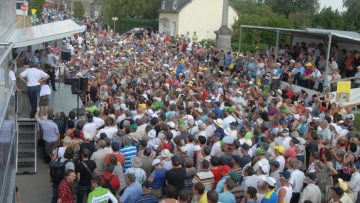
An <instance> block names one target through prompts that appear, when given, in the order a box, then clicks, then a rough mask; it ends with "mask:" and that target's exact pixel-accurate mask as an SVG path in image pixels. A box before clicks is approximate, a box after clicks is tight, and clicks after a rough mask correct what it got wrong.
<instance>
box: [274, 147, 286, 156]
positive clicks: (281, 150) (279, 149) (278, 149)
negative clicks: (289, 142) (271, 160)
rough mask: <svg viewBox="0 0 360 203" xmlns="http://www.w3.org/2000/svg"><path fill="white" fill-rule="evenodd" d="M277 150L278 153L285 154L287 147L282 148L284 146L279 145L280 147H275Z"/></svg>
mask: <svg viewBox="0 0 360 203" xmlns="http://www.w3.org/2000/svg"><path fill="white" fill-rule="evenodd" d="M275 150H276V151H278V152H279V153H281V154H284V152H285V147H284V146H282V145H278V146H275Z"/></svg>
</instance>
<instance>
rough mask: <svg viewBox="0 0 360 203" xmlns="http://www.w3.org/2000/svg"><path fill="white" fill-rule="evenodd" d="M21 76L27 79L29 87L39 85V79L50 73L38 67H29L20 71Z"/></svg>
mask: <svg viewBox="0 0 360 203" xmlns="http://www.w3.org/2000/svg"><path fill="white" fill-rule="evenodd" d="M20 76H21V77H23V78H26V79H27V84H26V85H27V86H28V87H33V86H38V85H40V83H39V80H41V79H43V78H47V77H49V75H48V74H46V73H45V72H44V71H42V70H39V69H37V68H27V69H26V70H24V71H23V72H22V73H20Z"/></svg>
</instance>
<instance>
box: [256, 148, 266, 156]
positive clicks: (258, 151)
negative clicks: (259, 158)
mask: <svg viewBox="0 0 360 203" xmlns="http://www.w3.org/2000/svg"><path fill="white" fill-rule="evenodd" d="M256 154H258V155H264V154H265V150H264V149H263V148H257V149H256Z"/></svg>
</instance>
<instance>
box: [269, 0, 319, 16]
mask: <svg viewBox="0 0 360 203" xmlns="http://www.w3.org/2000/svg"><path fill="white" fill-rule="evenodd" d="M265 4H266V5H268V6H269V7H270V8H271V9H272V10H273V11H274V12H275V13H277V14H279V15H284V16H286V17H288V16H289V15H290V14H291V13H296V12H306V13H310V14H311V15H312V14H314V13H315V12H316V11H317V10H318V8H319V3H318V0H266V2H265Z"/></svg>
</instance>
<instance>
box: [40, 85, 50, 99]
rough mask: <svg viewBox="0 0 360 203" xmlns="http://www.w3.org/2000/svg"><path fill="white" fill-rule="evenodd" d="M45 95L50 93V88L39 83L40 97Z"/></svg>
mask: <svg viewBox="0 0 360 203" xmlns="http://www.w3.org/2000/svg"><path fill="white" fill-rule="evenodd" d="M46 95H51V89H50V87H49V85H47V84H44V85H41V89H40V97H41V96H46Z"/></svg>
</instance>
